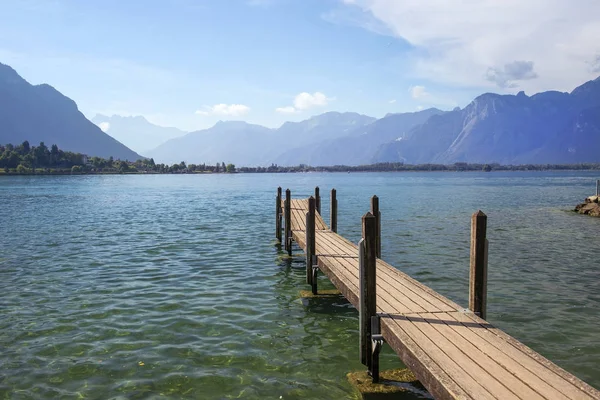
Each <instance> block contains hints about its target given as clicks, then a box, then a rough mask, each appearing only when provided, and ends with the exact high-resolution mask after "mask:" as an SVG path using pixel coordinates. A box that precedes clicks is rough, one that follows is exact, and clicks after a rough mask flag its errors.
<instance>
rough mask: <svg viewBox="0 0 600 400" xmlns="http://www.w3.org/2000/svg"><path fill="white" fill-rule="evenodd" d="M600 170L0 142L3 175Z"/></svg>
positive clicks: (588, 166) (596, 165)
mask: <svg viewBox="0 0 600 400" xmlns="http://www.w3.org/2000/svg"><path fill="white" fill-rule="evenodd" d="M560 170H575V171H584V170H600V163H581V164H539V165H534V164H522V165H500V164H497V163H491V164H479V163H454V164H449V165H445V164H419V165H412V164H404V163H378V164H369V165H358V166H348V165H335V166H327V167H312V166H309V165H305V164H301V165H298V166H289V167H285V166H279V165H276V164H271V165H270V166H269V167H240V168H236V166H235V165H234V164H231V163H230V164H225V163H224V162H222V163H216V164H214V165H208V164H205V163H202V164H186V163H185V162H183V161H182V162H180V163H178V164H172V165H167V164H157V163H155V162H154V160H153V159H152V158H144V159H140V160H137V161H123V160H114V159H113V158H112V157H110V158H108V159H105V158H101V157H88V156H86V155H85V154H81V153H74V152H70V151H63V150H60V149H59V148H58V146H57V145H55V144H53V145H52V146H51V147H50V148H48V147H47V146H46V145H45V144H44V143H43V142H42V143H40V144H39V146H31V145H30V144H29V142H28V141H25V142H23V143H21V144H20V145H12V144H7V145H4V146H2V145H0V175H2V174H4V175H71V174H186V173H190V174H193V173H236V172H238V173H295V172H296V173H299V172H410V171H447V172H466V171H485V172H491V171H560Z"/></svg>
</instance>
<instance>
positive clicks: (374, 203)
mask: <svg viewBox="0 0 600 400" xmlns="http://www.w3.org/2000/svg"><path fill="white" fill-rule="evenodd" d="M371 214H373V216H374V217H375V220H376V232H377V234H376V245H375V246H376V247H375V248H376V250H377V258H381V211H379V197H377V196H373V197H371Z"/></svg>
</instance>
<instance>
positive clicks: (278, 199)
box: [275, 186, 281, 244]
mask: <svg viewBox="0 0 600 400" xmlns="http://www.w3.org/2000/svg"><path fill="white" fill-rule="evenodd" d="M275 237H276V238H277V240H279V244H281V186H280V187H278V188H277V197H276V198H275Z"/></svg>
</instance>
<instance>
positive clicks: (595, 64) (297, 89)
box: [0, 0, 600, 130]
mask: <svg viewBox="0 0 600 400" xmlns="http://www.w3.org/2000/svg"><path fill="white" fill-rule="evenodd" d="M521 3H523V2H520V1H516V0H480V1H478V2H473V1H472V0H463V1H459V0H457V1H454V2H447V1H443V0H422V1H417V0H406V1H404V0H402V1H401V0H219V1H217V0H214V1H213V0H211V1H202V0H196V1H193V0H171V1H158V0H147V1H141V0H137V1H135V0H131V1H122V0H120V1H116V0H103V1H94V0H86V1H80V0H19V1H16V0H14V1H12V0H0V62H3V63H6V64H9V65H11V66H12V67H14V68H15V69H16V70H17V72H19V73H20V74H21V75H22V76H23V77H24V78H25V79H27V80H28V81H30V82H31V83H34V84H38V83H44V82H46V83H49V84H51V85H53V86H55V87H56V88H57V89H58V90H60V91H61V92H63V93H64V94H65V95H67V96H69V97H71V98H73V99H74V100H75V101H76V102H77V103H78V105H79V108H80V110H81V111H82V112H84V114H85V115H86V116H88V117H89V118H91V117H93V116H94V115H95V114H96V113H103V114H120V115H144V116H145V117H147V118H148V119H149V120H150V121H152V122H154V123H157V124H160V125H165V126H176V127H178V128H181V129H184V130H195V129H201V128H206V127H209V126H211V125H213V124H214V123H215V122H216V121H218V120H228V119H236V120H239V119H241V120H246V121H248V122H252V123H258V124H262V125H266V126H270V127H277V126H279V125H281V123H283V122H284V121H286V120H296V121H297V120H302V119H306V118H308V117H310V116H311V115H314V114H318V113H321V112H325V111H355V112H359V113H364V114H368V115H372V116H375V117H381V116H383V115H385V114H386V113H389V112H404V111H415V110H418V109H421V108H426V107H431V106H437V107H439V108H442V109H451V108H453V107H455V106H460V107H463V106H465V105H466V104H468V102H469V101H470V100H471V99H472V98H473V97H475V96H476V95H478V94H481V93H482V92H486V91H494V92H500V93H516V92H518V91H519V90H525V91H526V92H527V93H528V94H533V93H535V92H537V91H541V90H548V89H557V90H563V91H570V90H572V89H573V88H574V87H575V86H577V85H578V84H580V83H583V82H584V81H586V80H588V79H591V78H594V77H596V76H598V75H600V42H599V41H598V40H597V38H598V37H600V26H599V22H598V18H597V15H600V2H598V1H596V0H580V1H578V7H572V6H569V3H568V2H567V1H566V0H543V1H541V0H530V1H528V2H527V3H526V4H521Z"/></svg>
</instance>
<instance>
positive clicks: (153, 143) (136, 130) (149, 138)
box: [91, 114, 187, 154]
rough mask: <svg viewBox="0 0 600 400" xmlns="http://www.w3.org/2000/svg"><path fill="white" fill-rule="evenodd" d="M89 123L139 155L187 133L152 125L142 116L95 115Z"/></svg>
mask: <svg viewBox="0 0 600 400" xmlns="http://www.w3.org/2000/svg"><path fill="white" fill-rule="evenodd" d="M91 121H92V122H93V123H95V124H96V125H98V126H99V127H100V128H101V129H102V130H103V131H104V132H106V133H107V134H108V135H110V136H112V137H113V138H115V139H117V140H118V141H119V142H121V143H123V144H124V145H125V146H127V147H129V148H131V149H133V150H135V151H137V152H139V153H141V154H144V153H145V152H147V151H149V150H152V149H154V148H155V147H157V146H158V145H160V144H162V143H164V142H166V141H167V140H169V139H173V138H176V137H179V136H183V135H185V134H186V133H187V132H184V131H182V130H179V129H177V128H170V127H164V126H158V125H154V124H152V123H150V122H148V120H146V118H144V117H142V116H132V117H122V116H120V115H113V116H111V117H109V116H106V115H102V114H97V115H96V116H95V117H94V118H92V120H91Z"/></svg>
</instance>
